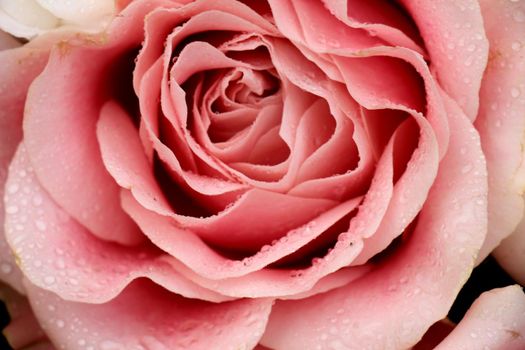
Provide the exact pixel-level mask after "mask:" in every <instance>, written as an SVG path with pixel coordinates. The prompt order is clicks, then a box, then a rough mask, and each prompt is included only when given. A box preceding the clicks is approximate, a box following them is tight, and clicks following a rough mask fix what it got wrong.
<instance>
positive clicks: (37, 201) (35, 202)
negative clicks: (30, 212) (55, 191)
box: [31, 195, 43, 207]
mask: <svg viewBox="0 0 525 350" xmlns="http://www.w3.org/2000/svg"><path fill="white" fill-rule="evenodd" d="M31 202H32V203H33V205H35V206H37V207H38V206H39V205H40V204H42V202H43V199H42V196H40V195H35V196H33V198H32V199H31Z"/></svg>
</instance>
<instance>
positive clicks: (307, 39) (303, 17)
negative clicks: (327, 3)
mask: <svg viewBox="0 0 525 350" xmlns="http://www.w3.org/2000/svg"><path fill="white" fill-rule="evenodd" d="M269 4H270V6H271V8H272V14H273V17H274V19H275V22H276V24H277V27H278V28H279V30H280V31H281V33H282V34H284V35H285V36H286V37H287V38H288V39H290V40H291V41H292V42H294V43H299V44H302V45H304V46H306V47H309V48H311V49H313V50H314V51H321V52H323V51H325V50H326V49H327V48H334V47H335V48H344V49H345V50H351V51H357V50H361V49H367V48H370V47H373V46H377V45H381V44H382V41H381V40H378V39H376V38H373V37H371V36H370V35H368V33H367V32H366V31H365V30H362V29H355V28H352V27H349V26H348V25H346V24H344V23H343V22H341V21H339V20H338V19H337V18H335V17H334V16H332V15H331V14H330V12H328V10H327V9H326V8H325V7H324V6H323V4H322V3H321V2H319V1H298V2H293V1H290V0H270V1H269Z"/></svg>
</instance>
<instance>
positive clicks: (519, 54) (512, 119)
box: [476, 0, 525, 262]
mask: <svg viewBox="0 0 525 350" xmlns="http://www.w3.org/2000/svg"><path fill="white" fill-rule="evenodd" d="M481 9H482V13H483V17H484V22H485V28H486V31H487V36H488V37H489V41H490V45H491V46H490V56H489V57H490V58H489V62H488V67H487V70H486V71H485V76H484V78H483V84H482V86H481V91H480V103H481V104H480V113H479V116H478V119H477V120H476V128H477V129H478V130H479V133H480V134H481V142H482V146H483V151H484V153H485V155H486V157H487V167H488V169H489V233H488V235H487V240H486V241H485V244H484V245H483V248H482V250H481V252H480V254H479V257H478V262H480V261H482V260H483V259H484V258H485V257H486V256H487V255H488V254H489V253H490V252H491V251H492V250H493V249H494V248H495V247H496V246H497V245H498V244H499V242H500V241H501V240H502V239H503V238H505V237H506V236H507V235H509V234H510V233H511V232H512V231H513V230H514V229H515V227H516V225H517V224H518V223H519V221H520V220H521V217H522V216H523V212H524V205H523V197H522V194H523V192H524V188H525V162H524V156H525V155H524V153H523V147H522V143H523V134H524V133H525V118H523V115H524V113H525V61H524V59H523V54H524V52H525V44H524V43H523V38H524V36H525V26H524V25H523V23H522V22H523V21H524V19H525V3H524V2H523V1H521V2H512V1H503V0H496V1H490V0H488V1H481Z"/></svg>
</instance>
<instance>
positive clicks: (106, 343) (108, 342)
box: [100, 340, 122, 350]
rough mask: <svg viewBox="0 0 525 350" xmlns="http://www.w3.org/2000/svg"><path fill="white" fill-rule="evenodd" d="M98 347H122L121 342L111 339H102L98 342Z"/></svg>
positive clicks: (105, 348)
mask: <svg viewBox="0 0 525 350" xmlns="http://www.w3.org/2000/svg"><path fill="white" fill-rule="evenodd" d="M100 348H101V349H102V350H119V349H122V344H120V343H117V342H115V341H113V340H104V341H103V342H102V343H100Z"/></svg>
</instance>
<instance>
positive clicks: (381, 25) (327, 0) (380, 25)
mask: <svg viewBox="0 0 525 350" xmlns="http://www.w3.org/2000/svg"><path fill="white" fill-rule="evenodd" d="M323 3H324V5H325V6H326V8H327V9H328V10H329V11H330V13H331V14H332V15H333V16H335V17H337V18H338V19H339V20H340V21H341V22H344V23H346V24H347V25H349V26H350V27H353V28H363V29H365V30H367V31H368V33H370V35H372V36H378V37H380V38H381V39H383V40H384V41H386V42H388V43H389V44H391V45H392V46H403V47H406V48H409V49H412V50H414V51H416V52H419V53H421V54H422V53H423V50H422V49H421V48H420V47H419V44H418V43H417V42H416V41H419V40H418V39H419V33H418V31H417V28H414V26H413V25H412V23H410V22H409V21H408V20H407V18H406V17H405V16H404V14H403V13H402V12H401V11H400V10H399V9H398V8H396V6H395V5H393V4H392V3H390V2H388V1H385V0H368V1H360V0H350V1H337V0H324V1H323Z"/></svg>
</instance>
